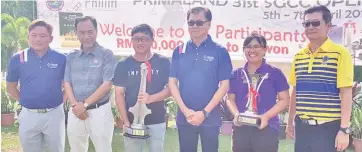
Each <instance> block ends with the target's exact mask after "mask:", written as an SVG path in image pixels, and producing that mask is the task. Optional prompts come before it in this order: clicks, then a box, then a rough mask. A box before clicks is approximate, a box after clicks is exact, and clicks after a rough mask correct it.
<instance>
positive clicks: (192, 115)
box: [183, 108, 205, 126]
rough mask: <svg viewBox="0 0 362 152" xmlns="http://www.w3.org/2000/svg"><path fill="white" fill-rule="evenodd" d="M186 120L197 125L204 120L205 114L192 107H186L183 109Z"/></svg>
mask: <svg viewBox="0 0 362 152" xmlns="http://www.w3.org/2000/svg"><path fill="white" fill-rule="evenodd" d="M183 113H184V115H185V117H186V120H187V122H188V123H189V124H191V125H194V126H199V125H200V124H201V123H202V122H204V120H205V115H204V113H203V112H202V111H194V110H192V109H188V108H187V109H186V110H184V111H183Z"/></svg>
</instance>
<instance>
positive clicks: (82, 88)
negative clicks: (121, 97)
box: [64, 43, 117, 103]
mask: <svg viewBox="0 0 362 152" xmlns="http://www.w3.org/2000/svg"><path fill="white" fill-rule="evenodd" d="M116 65H117V61H116V59H115V57H114V56H113V52H112V51H111V50H109V49H106V48H104V47H102V46H100V45H99V44H97V43H96V44H95V46H94V48H93V50H92V51H91V52H88V53H87V52H84V51H82V50H74V51H73V52H71V53H70V54H69V55H68V56H67V65H66V68H65V76H64V81H67V82H70V83H71V84H72V87H73V93H74V96H75V99H76V100H77V101H78V102H83V101H84V100H85V99H87V98H88V97H89V96H91V95H92V94H93V93H94V92H95V91H96V90H97V89H98V88H99V87H100V86H101V85H102V83H103V82H104V81H112V79H113V74H114V69H115V67H116ZM109 98H110V93H109V92H108V93H107V94H106V95H105V96H104V97H102V98H101V99H100V100H99V101H97V102H95V103H101V102H105V101H107V100H109Z"/></svg>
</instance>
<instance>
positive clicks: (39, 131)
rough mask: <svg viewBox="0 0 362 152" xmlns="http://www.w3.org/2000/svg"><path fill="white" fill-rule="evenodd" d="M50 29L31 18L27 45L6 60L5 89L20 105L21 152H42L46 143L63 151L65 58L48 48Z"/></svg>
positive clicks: (46, 24) (55, 149)
mask: <svg viewBox="0 0 362 152" xmlns="http://www.w3.org/2000/svg"><path fill="white" fill-rule="evenodd" d="M52 30H53V28H52V26H51V25H50V24H48V23H46V22H44V21H40V20H35V21H33V22H32V23H31V24H30V25H29V28H28V33H29V36H28V42H29V45H30V48H27V49H24V50H22V51H20V52H18V53H16V54H15V55H14V56H13V57H12V58H11V59H10V62H9V67H8V75H7V77H6V81H7V90H8V92H9V94H10V95H11V96H12V97H13V98H14V99H16V100H17V101H19V102H20V104H21V106H22V110H21V112H20V115H19V117H18V121H19V137H20V142H21V145H22V147H23V151H24V152H36V151H39V152H40V151H43V147H44V146H45V144H47V145H46V147H48V149H49V150H50V151H52V152H64V144H65V116H64V110H63V106H62V105H63V104H62V103H63V92H62V82H63V77H64V69H65V63H66V58H65V56H64V55H63V54H60V53H58V52H55V51H54V50H52V49H50V48H49V43H51V42H52V39H53V37H52ZM19 81H20V90H18V88H17V86H18V82H19Z"/></svg>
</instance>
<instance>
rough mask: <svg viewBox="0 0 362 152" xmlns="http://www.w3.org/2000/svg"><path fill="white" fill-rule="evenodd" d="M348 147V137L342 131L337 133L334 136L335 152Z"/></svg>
mask: <svg viewBox="0 0 362 152" xmlns="http://www.w3.org/2000/svg"><path fill="white" fill-rule="evenodd" d="M348 145H349V135H348V134H345V133H344V132H342V131H338V133H337V136H336V142H335V147H336V149H337V151H343V150H345V149H346V148H347V147H348Z"/></svg>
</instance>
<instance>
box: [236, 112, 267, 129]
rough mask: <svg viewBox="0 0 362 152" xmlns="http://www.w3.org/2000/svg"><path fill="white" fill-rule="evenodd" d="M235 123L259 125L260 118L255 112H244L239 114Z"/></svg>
mask: <svg viewBox="0 0 362 152" xmlns="http://www.w3.org/2000/svg"><path fill="white" fill-rule="evenodd" d="M237 123H239V124H241V125H247V126H254V127H259V126H260V124H261V120H260V118H259V116H258V115H257V114H255V113H253V112H245V113H240V114H239V116H238V119H237Z"/></svg>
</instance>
